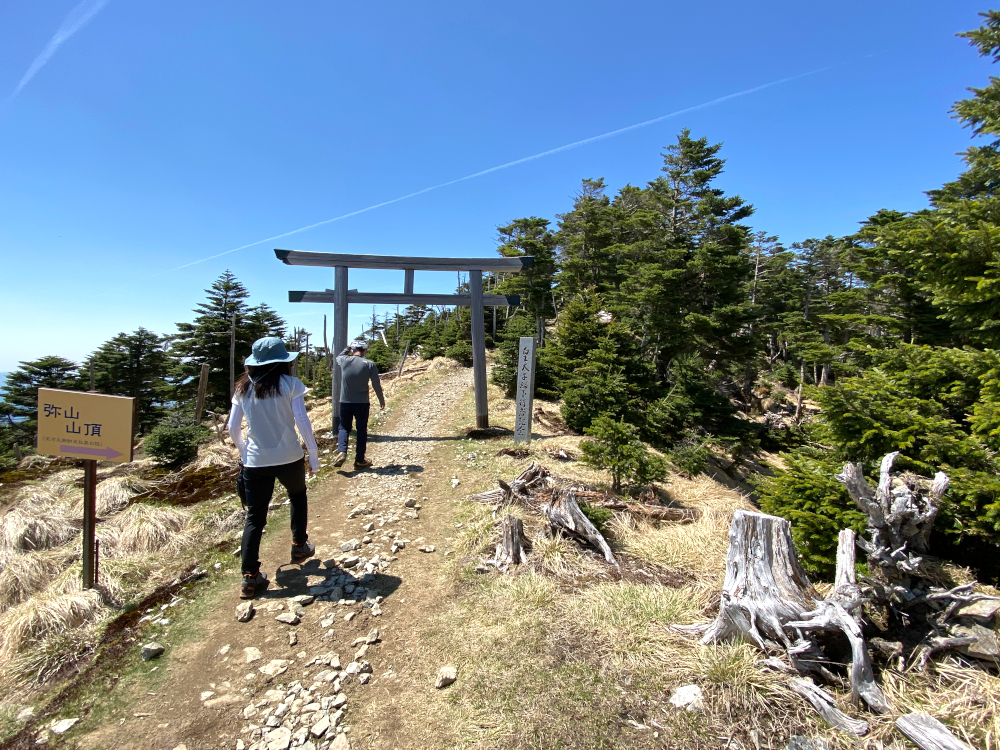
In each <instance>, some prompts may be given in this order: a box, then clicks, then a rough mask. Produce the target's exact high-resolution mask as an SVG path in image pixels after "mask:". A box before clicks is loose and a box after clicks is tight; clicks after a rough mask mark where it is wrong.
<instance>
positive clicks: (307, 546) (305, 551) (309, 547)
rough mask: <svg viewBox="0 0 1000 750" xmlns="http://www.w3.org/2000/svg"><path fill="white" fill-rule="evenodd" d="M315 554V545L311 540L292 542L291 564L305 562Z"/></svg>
mask: <svg viewBox="0 0 1000 750" xmlns="http://www.w3.org/2000/svg"><path fill="white" fill-rule="evenodd" d="M315 554H316V545H314V544H313V543H312V542H303V543H302V544H293V545H292V565H298V564H299V563H302V562H305V561H306V560H308V559H309V558H310V557H312V556H313V555H315Z"/></svg>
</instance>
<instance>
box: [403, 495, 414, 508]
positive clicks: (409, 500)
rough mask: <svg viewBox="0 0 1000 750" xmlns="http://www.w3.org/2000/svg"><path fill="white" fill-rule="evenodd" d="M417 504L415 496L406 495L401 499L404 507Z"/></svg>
mask: <svg viewBox="0 0 1000 750" xmlns="http://www.w3.org/2000/svg"><path fill="white" fill-rule="evenodd" d="M416 504H417V498H415V497H408V498H406V499H405V500H404V501H403V506H404V507H406V508H412V507H414V506H415V505H416Z"/></svg>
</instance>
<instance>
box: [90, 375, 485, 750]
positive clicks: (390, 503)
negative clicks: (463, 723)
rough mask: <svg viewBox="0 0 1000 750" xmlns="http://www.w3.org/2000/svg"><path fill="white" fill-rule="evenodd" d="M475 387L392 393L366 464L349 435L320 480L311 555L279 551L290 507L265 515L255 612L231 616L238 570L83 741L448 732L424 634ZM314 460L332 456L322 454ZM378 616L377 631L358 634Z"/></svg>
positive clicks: (369, 741) (398, 741)
mask: <svg viewBox="0 0 1000 750" xmlns="http://www.w3.org/2000/svg"><path fill="white" fill-rule="evenodd" d="M471 384H472V373H471V370H467V369H458V370H446V371H443V372H432V373H429V374H427V375H426V376H424V378H423V380H422V381H421V382H420V383H419V384H418V385H417V387H416V390H415V391H414V392H413V393H411V394H410V395H409V396H403V397H400V398H398V399H397V400H398V403H397V404H396V405H395V406H394V407H393V408H392V412H393V413H391V414H390V416H389V419H388V420H387V424H386V426H385V427H383V428H380V430H379V432H380V433H381V434H379V435H377V436H374V437H373V441H372V444H371V445H370V446H369V450H368V455H369V458H371V459H372V460H373V461H374V464H375V466H374V468H373V469H371V470H369V471H365V472H354V471H352V470H351V463H350V461H351V460H352V459H353V445H352V448H351V451H350V452H349V454H350V458H349V460H348V463H347V464H346V465H345V467H344V469H346V470H340V471H337V472H336V473H335V474H331V475H329V476H327V477H324V478H321V479H320V480H318V481H317V482H316V483H315V484H314V485H311V487H310V495H309V511H310V522H309V533H310V539H311V540H312V541H313V542H314V543H315V544H316V547H317V555H316V557H315V558H314V559H313V560H310V561H308V562H307V563H306V564H304V565H302V566H301V567H300V566H293V565H289V564H287V563H286V561H287V560H288V554H289V545H290V542H291V540H290V532H289V530H288V528H287V512H285V511H283V512H282V513H280V514H277V515H275V514H272V517H271V519H270V522H269V525H268V532H269V533H267V535H266V536H265V544H264V545H263V546H262V553H261V557H262V560H263V562H264V569H265V570H266V571H267V572H268V573H269V574H270V577H271V578H272V584H271V588H270V589H269V590H268V592H267V593H266V594H265V595H263V596H262V597H260V598H259V599H258V600H257V601H256V602H255V608H256V613H255V615H254V617H253V619H252V620H250V621H249V622H248V623H238V622H237V621H236V619H235V616H234V611H235V608H236V606H237V605H238V604H239V603H240V602H239V599H238V579H237V575H236V569H234V570H233V571H232V572H231V573H230V574H229V575H228V578H227V581H228V583H227V584H222V585H217V586H215V587H213V589H214V590H212V591H210V592H208V593H206V594H204V595H203V596H202V599H201V601H200V602H197V603H192V606H191V607H190V612H191V614H189V615H188V617H189V618H194V619H195V623H194V627H195V632H196V633H197V637H195V638H186V639H184V642H182V643H179V644H177V645H176V646H171V645H170V641H171V636H170V632H169V629H168V630H167V632H166V633H165V634H164V637H163V638H161V639H160V642H161V643H163V645H165V646H166V647H167V652H166V654H164V656H163V657H161V659H160V660H158V662H155V663H151V664H150V665H149V668H150V669H153V665H154V664H155V668H156V669H157V670H158V672H159V674H158V675H154V676H152V677H150V678H149V679H150V680H152V679H156V678H159V680H160V681H159V683H158V684H157V685H156V686H155V689H150V690H148V691H147V694H146V695H136V694H135V693H134V692H131V693H130V692H129V690H128V689H125V688H116V690H117V692H119V693H120V695H117V696H116V695H112V696H111V698H112V700H113V702H114V703H115V705H116V708H115V710H114V711H113V712H111V713H110V714H109V716H108V717H107V718H106V719H105V720H104V722H103V726H101V727H94V728H93V729H92V730H91V731H89V733H87V734H80V733H74V734H75V737H74V739H76V740H78V741H79V742H80V746H82V747H85V748H112V747H129V748H143V749H145V748H149V749H150V750H173V749H174V748H177V747H178V746H180V745H182V744H183V746H184V747H185V748H186V749H187V750H200V749H201V748H242V747H245V748H268V749H269V750H284V748H287V747H292V748H294V747H302V748H305V750H313V749H320V750H322V749H323V748H327V747H331V746H332V747H334V748H336V749H337V750H341V748H346V747H348V746H349V745H347V744H345V739H347V738H349V739H350V742H351V743H352V745H353V747H355V748H359V747H372V748H375V747H378V748H382V747H384V748H406V747H423V746H443V745H450V744H453V737H452V732H453V729H452V728H451V727H449V726H448V724H447V722H445V721H444V720H443V719H442V720H440V722H436V721H435V720H434V718H433V716H434V715H435V714H436V712H437V706H436V705H435V704H441V705H443V704H442V703H441V701H442V698H441V694H440V693H438V692H437V691H435V690H434V685H433V682H434V678H435V675H436V672H437V666H439V665H436V663H435V665H431V664H429V663H428V661H427V655H426V654H425V653H421V651H420V648H419V646H418V644H417V638H416V637H415V636H416V634H417V633H418V632H419V629H420V628H421V626H422V625H421V624H422V623H423V622H425V620H426V619H427V618H428V617H431V616H433V615H434V613H435V612H436V611H437V610H438V608H439V606H440V602H441V598H440V592H439V590H438V589H439V584H438V581H440V579H441V574H442V570H443V568H444V566H445V565H446V561H447V560H448V557H447V555H448V554H450V552H451V548H450V546H449V543H450V541H451V539H450V536H449V533H454V527H453V523H452V522H453V518H454V510H453V508H452V507H451V504H450V501H451V500H453V499H454V498H455V497H457V490H455V489H453V488H452V486H451V474H450V473H449V471H448V470H447V469H446V468H445V467H446V466H447V464H446V463H445V461H447V460H448V458H449V456H450V454H449V453H448V451H449V448H448V445H449V442H450V441H451V440H454V439H455V438H456V437H457V429H456V427H457V426H456V424H455V420H456V409H457V407H458V405H459V404H460V403H461V402H462V401H463V399H465V398H467V395H468V393H469V392H470V391H471ZM317 427H321V425H317ZM435 451H442V452H443V453H444V455H442V460H440V461H438V460H436V459H435V456H434V453H435ZM331 454H332V451H331ZM321 458H322V459H323V461H324V462H328V461H329V454H328V455H325V456H322V457H321ZM352 540H354V541H356V544H357V549H350V544H349V543H350V542H351V541H352ZM400 543H403V544H405V546H404V547H402V548H401V549H400V548H399V547H400ZM342 545H343V547H342ZM419 548H423V549H425V550H428V551H426V552H425V551H420V549H419ZM430 550H433V551H430ZM237 569H238V568H237ZM298 595H313V596H316V600H315V601H314V602H313V603H311V604H308V605H306V606H304V607H303V610H304V611H303V613H302V617H301V622H300V623H299V624H297V625H288V624H284V623H281V622H278V621H277V620H276V619H275V618H276V616H277V615H279V614H281V613H285V614H287V613H289V611H290V610H293V609H294V608H295V606H296V605H295V604H294V603H293V602H292V597H295V596H298ZM177 617H178V619H179V622H180V621H183V618H184V617H185V614H184V613H183V612H182V611H178V615H177ZM189 625H190V623H189ZM178 627H180V625H178ZM376 628H377V630H378V637H377V641H375V642H373V643H371V644H370V645H369V644H366V643H364V642H359V639H360V640H362V641H363V639H365V637H366V636H369V635H373V629H376ZM188 632H190V627H189V628H188ZM290 639H291V641H290ZM368 640H369V641H372V640H375V639H373V638H368ZM251 649H256V650H257V651H254V650H251ZM258 652H259V653H258ZM333 655H336V657H334V658H333V659H331V658H330V657H331V656H333ZM317 657H319V658H320V663H316V659H317ZM136 658H137V657H136ZM337 658H339V664H340V669H337ZM331 662H332V664H331ZM359 668H360V669H361V672H360V673H356V670H357V669H359ZM268 673H270V674H268ZM271 675H273V676H271ZM132 687H133V689H134V687H135V685H134V683H133V686H132ZM289 698H290V699H291V700H289ZM118 701H120V703H119V702H118ZM414 701H419V702H420V703H421V704H422V705H423V710H422V711H421V712H420V713H421V715H419V716H415V715H413V711H412V710H409V711H407V710H401V709H403V708H404V707H406V708H409V709H412V708H413V707H414ZM442 713H443V712H442ZM83 724H84V725H85V724H86V722H83ZM345 730H346V737H338V732H340V733H344V732H345ZM85 731H86V730H85ZM446 737H448V738H449V739H445V738H446Z"/></svg>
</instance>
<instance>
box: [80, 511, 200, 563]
mask: <svg viewBox="0 0 1000 750" xmlns="http://www.w3.org/2000/svg"><path fill="white" fill-rule="evenodd" d="M190 522H191V513H190V512H188V511H186V510H182V509H180V508H162V507H157V506H154V505H146V504H145V503H137V504H135V505H132V506H130V507H129V508H128V509H126V510H125V511H124V512H122V513H121V514H119V515H117V516H115V517H114V518H113V519H112V520H110V521H108V522H107V523H106V524H103V525H102V527H101V528H100V529H99V530H98V535H99V536H100V537H101V549H102V550H105V547H107V549H106V551H105V554H106V555H108V556H109V557H141V556H144V555H150V554H153V553H154V552H174V553H175V552H177V551H179V550H180V549H181V548H182V547H183V546H184V544H185V542H186V541H187V534H186V533H185V532H186V531H187V529H188V526H189V524H190Z"/></svg>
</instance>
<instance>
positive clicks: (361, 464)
mask: <svg viewBox="0 0 1000 750" xmlns="http://www.w3.org/2000/svg"><path fill="white" fill-rule="evenodd" d="M371 465H372V462H371V461H369V460H368V459H367V458H355V459H354V468H355V469H367V468H368V467H369V466H371Z"/></svg>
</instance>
